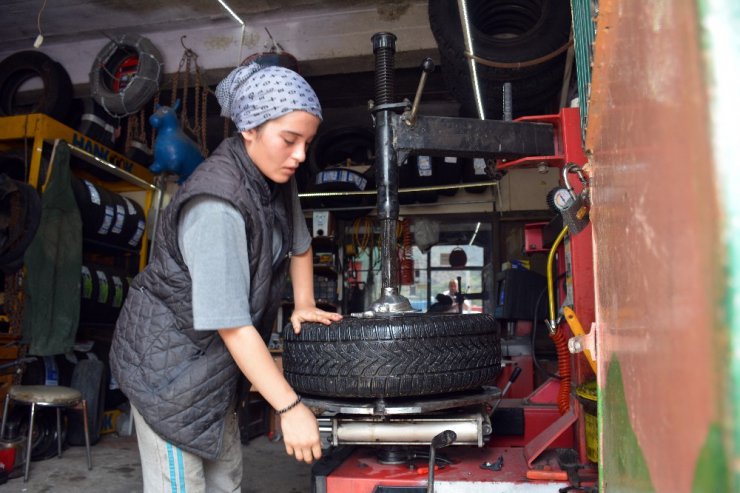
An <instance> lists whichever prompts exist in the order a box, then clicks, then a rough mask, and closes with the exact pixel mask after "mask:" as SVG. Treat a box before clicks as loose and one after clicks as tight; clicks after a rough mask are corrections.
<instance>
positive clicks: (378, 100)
mask: <svg viewBox="0 0 740 493" xmlns="http://www.w3.org/2000/svg"><path fill="white" fill-rule="evenodd" d="M393 55H394V50H393V49H391V48H379V49H378V50H377V51H376V52H375V104H377V105H380V104H389V103H392V102H393V101H394V99H395V96H394V94H393V67H394V56H393Z"/></svg>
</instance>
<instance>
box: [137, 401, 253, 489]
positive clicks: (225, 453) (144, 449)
mask: <svg viewBox="0 0 740 493" xmlns="http://www.w3.org/2000/svg"><path fill="white" fill-rule="evenodd" d="M131 412H132V414H133V417H134V423H135V425H136V438H137V440H138V442H139V455H140V456H141V473H142V476H143V480H144V493H222V492H223V493H227V492H228V493H233V492H241V484H242V465H243V464H242V447H241V440H240V438H239V424H238V422H237V416H236V413H233V412H231V413H229V414H228V415H227V417H226V427H225V431H224V444H223V450H222V451H221V455H220V456H219V458H218V459H216V460H207V459H204V458H202V457H199V456H197V455H195V454H191V453H189V452H186V451H184V450H182V449H180V448H178V447H176V446H175V445H173V444H171V443H169V442H167V441H165V440H164V439H162V438H161V437H160V436H159V435H157V434H156V433H154V431H152V429H151V428H149V425H147V424H146V421H144V418H142V417H141V414H139V412H138V411H137V410H136V409H134V408H133V406H132V408H131Z"/></svg>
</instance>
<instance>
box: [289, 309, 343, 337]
mask: <svg viewBox="0 0 740 493" xmlns="http://www.w3.org/2000/svg"><path fill="white" fill-rule="evenodd" d="M340 320H342V315H340V314H339V313H334V312H327V311H324V310H322V309H320V308H316V307H315V306H314V307H310V308H296V309H295V310H293V314H292V315H291V316H290V323H291V324H292V325H293V332H295V333H296V334H300V333H301V323H303V322H318V323H321V324H324V325H329V324H331V323H332V322H338V321H340Z"/></svg>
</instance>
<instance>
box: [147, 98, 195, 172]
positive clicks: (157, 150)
mask: <svg viewBox="0 0 740 493" xmlns="http://www.w3.org/2000/svg"><path fill="white" fill-rule="evenodd" d="M179 108H180V100H179V99H178V100H177V101H175V106H174V108H170V107H169V106H160V105H156V107H155V110H156V111H155V112H154V114H153V115H152V116H150V117H149V123H151V125H152V127H154V128H156V129H157V138H156V140H155V142H154V162H153V163H152V164H151V166H149V170H150V171H151V172H152V173H161V172H163V171H169V172H172V173H176V174H178V175H180V178H179V179H178V180H177V182H178V183H182V182H184V181H185V180H187V178H188V176H190V174H191V173H192V172H193V171H194V170H195V168H196V167H197V166H198V165H199V164H200V163H202V162H203V155H202V154H201V153H200V149H199V148H198V145H197V144H196V143H195V142H194V141H193V139H191V138H190V137H188V136H187V135H185V132H183V130H182V127H181V126H180V122H179V120H178V119H177V110H178V109H179Z"/></svg>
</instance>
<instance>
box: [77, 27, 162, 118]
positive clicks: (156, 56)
mask: <svg viewBox="0 0 740 493" xmlns="http://www.w3.org/2000/svg"><path fill="white" fill-rule="evenodd" d="M133 65H135V66H136V69H135V71H133V70H131V66H133ZM162 68H163V65H162V55H161V54H160V52H159V50H158V49H157V48H156V47H155V46H154V44H152V42H151V41H150V40H149V39H147V38H145V37H143V36H140V35H138V34H124V35H121V36H119V37H117V38H115V39H112V40H111V41H110V42H109V43H108V44H107V45H105V47H103V49H102V50H101V51H100V53H99V54H98V56H97V57H96V58H95V61H94V62H93V65H92V68H91V69H90V91H91V93H92V96H93V98H94V99H95V101H97V103H98V104H99V105H100V106H102V107H103V109H105V111H107V112H108V114H110V115H111V116H114V117H123V116H127V115H131V114H133V113H136V112H137V111H139V110H140V109H141V108H142V107H143V106H144V105H145V104H146V103H147V102H149V100H150V99H151V98H152V97H154V95H155V94H156V93H157V91H158V90H159V83H160V80H161V78H162ZM112 75H113V76H112ZM115 75H118V76H119V77H118V78H116V77H115ZM124 77H125V80H124V79H123V78H124ZM129 77H130V78H129ZM122 86H123V87H122Z"/></svg>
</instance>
